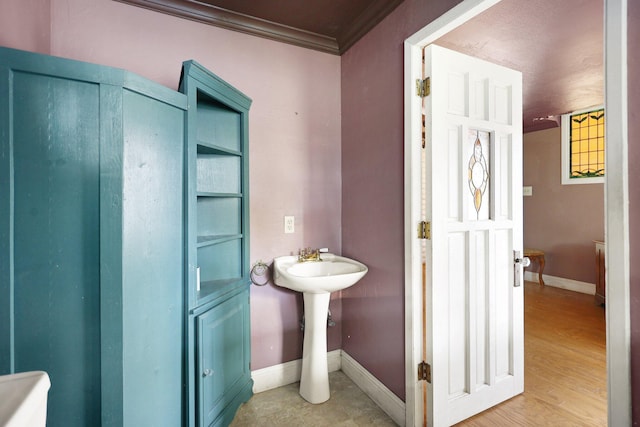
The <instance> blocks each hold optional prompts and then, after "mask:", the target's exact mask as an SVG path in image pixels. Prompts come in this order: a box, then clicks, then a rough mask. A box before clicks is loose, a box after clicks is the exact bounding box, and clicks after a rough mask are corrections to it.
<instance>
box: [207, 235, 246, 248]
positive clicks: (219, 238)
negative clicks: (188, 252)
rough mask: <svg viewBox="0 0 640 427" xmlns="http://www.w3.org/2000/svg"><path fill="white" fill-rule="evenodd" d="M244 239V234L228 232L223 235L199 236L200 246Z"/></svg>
mask: <svg viewBox="0 0 640 427" xmlns="http://www.w3.org/2000/svg"><path fill="white" fill-rule="evenodd" d="M237 239H242V234H228V235H221V236H198V243H197V247H198V248H203V247H205V246H211V245H217V244H218V243H224V242H229V241H231V240H237Z"/></svg>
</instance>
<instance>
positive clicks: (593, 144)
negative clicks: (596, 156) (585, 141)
mask: <svg viewBox="0 0 640 427" xmlns="http://www.w3.org/2000/svg"><path fill="white" fill-rule="evenodd" d="M597 150H598V140H597V139H596V138H591V139H589V151H597Z"/></svg>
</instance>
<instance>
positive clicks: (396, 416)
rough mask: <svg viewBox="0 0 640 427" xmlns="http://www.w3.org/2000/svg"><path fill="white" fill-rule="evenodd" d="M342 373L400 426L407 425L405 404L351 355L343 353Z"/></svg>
mask: <svg viewBox="0 0 640 427" xmlns="http://www.w3.org/2000/svg"><path fill="white" fill-rule="evenodd" d="M342 372H344V374H345V375H346V376H347V377H349V378H350V379H351V381H353V382H354V383H355V384H356V385H357V386H358V387H359V388H360V389H361V390H362V391H364V392H365V394H366V395H367V396H369V397H370V398H371V400H373V401H374V402H376V405H378V406H379V407H380V409H382V410H383V411H384V412H386V413H387V415H389V416H390V417H391V419H392V420H393V421H395V423H396V424H398V425H399V426H401V427H402V426H404V425H405V403H404V402H403V401H402V400H401V399H400V398H399V397H398V396H396V395H395V394H394V393H393V392H392V391H391V390H389V389H388V388H387V387H386V386H385V385H384V384H382V383H381V382H380V381H379V380H378V379H377V378H376V377H374V376H373V375H371V373H369V371H367V370H366V369H365V368H364V367H363V366H362V365H360V364H359V363H358V362H356V361H355V360H354V359H353V358H352V357H351V356H349V354H347V353H346V352H344V351H343V352H342Z"/></svg>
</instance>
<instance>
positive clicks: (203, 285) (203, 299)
mask: <svg viewBox="0 0 640 427" xmlns="http://www.w3.org/2000/svg"><path fill="white" fill-rule="evenodd" d="M237 285H238V286H239V285H245V280H244V279H242V278H241V277H234V278H231V279H221V280H207V281H205V282H200V290H199V291H198V301H199V302H200V306H199V308H196V309H194V310H192V313H195V312H200V311H203V310H202V309H200V308H201V307H202V306H205V307H202V308H204V311H206V309H208V308H210V307H206V304H207V303H208V302H209V301H212V300H215V299H216V298H219V297H220V296H222V295H224V294H227V293H229V292H232V291H233V290H234V288H235V287H236V286H237Z"/></svg>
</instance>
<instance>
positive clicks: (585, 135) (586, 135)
mask: <svg viewBox="0 0 640 427" xmlns="http://www.w3.org/2000/svg"><path fill="white" fill-rule="evenodd" d="M580 139H589V128H580Z"/></svg>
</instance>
